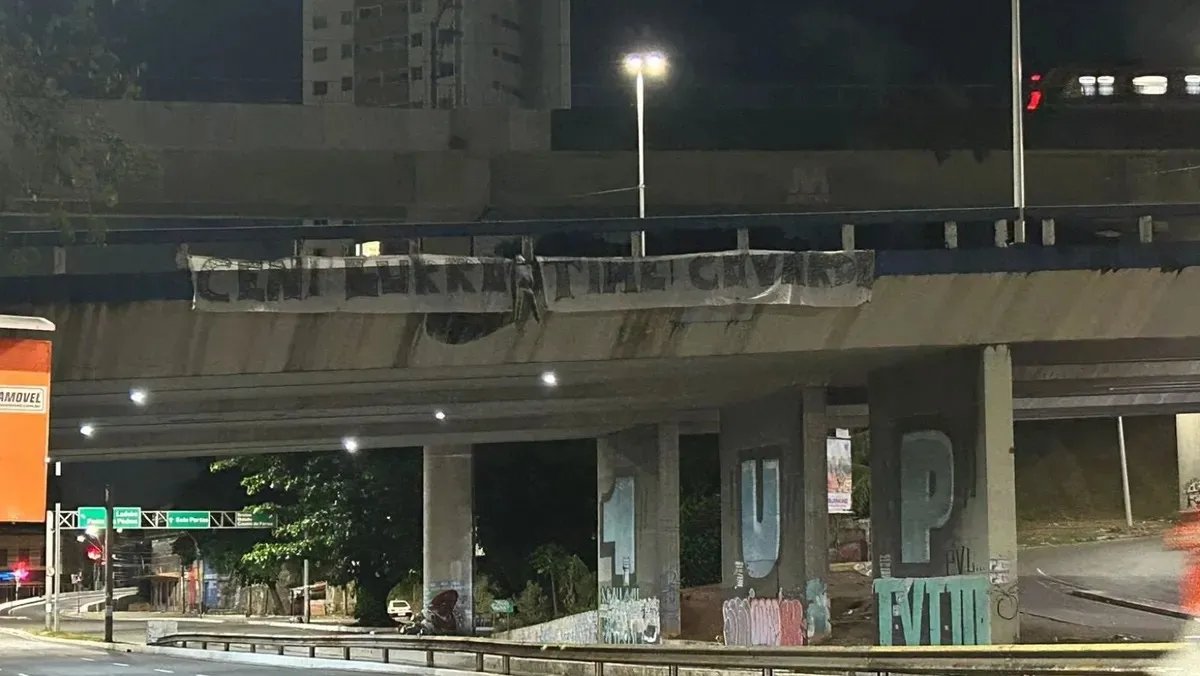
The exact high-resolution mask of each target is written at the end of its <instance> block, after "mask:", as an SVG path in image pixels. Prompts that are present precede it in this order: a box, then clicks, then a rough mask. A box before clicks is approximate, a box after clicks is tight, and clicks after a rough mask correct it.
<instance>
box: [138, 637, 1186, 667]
mask: <svg viewBox="0 0 1200 676" xmlns="http://www.w3.org/2000/svg"><path fill="white" fill-rule="evenodd" d="M154 645H159V646H174V647H181V648H199V649H202V650H223V651H242V652H255V653H261V652H267V653H274V654H276V655H297V656H306V657H330V658H333V659H343V660H354V661H370V662H377V663H380V662H381V663H395V664H409V665H413V664H416V665H420V666H426V667H441V668H449V669H458V670H463V671H475V672H479V673H494V674H505V675H509V674H514V673H516V674H523V673H529V674H551V673H566V672H568V671H569V672H571V673H580V671H579V669H580V668H581V667H584V668H587V669H588V670H589V671H590V673H591V674H594V676H604V673H605V671H606V669H607V670H611V671H613V672H616V671H618V670H622V669H628V668H630V667H635V668H636V667H649V668H652V669H654V670H655V671H661V672H663V673H664V674H666V675H667V676H678V674H679V671H680V670H681V669H683V670H689V671H690V670H704V671H709V672H711V671H737V672H756V673H758V674H761V675H762V676H774V673H775V672H777V671H787V672H791V673H793V674H842V675H861V676H867V675H875V674H896V675H899V674H930V675H932V674H936V675H938V676H950V675H954V674H985V675H987V676H996V675H1000V674H1007V675H1011V676H1043V675H1050V674H1054V675H1056V676H1061V675H1067V674H1073V675H1077V676H1094V675H1096V674H1149V673H1153V669H1155V667H1156V665H1157V664H1159V663H1160V661H1161V660H1162V658H1163V657H1164V656H1165V655H1167V654H1168V653H1170V652H1172V651H1174V650H1176V649H1178V647H1179V646H1176V645H1173V644H1123V645H1027V646H990V647H988V646H981V647H959V646H953V647H951V646H945V647H938V646H934V647H916V648H882V647H869V648H858V647H847V648H843V647H824V646H817V647H806V648H777V647H767V646H755V647H730V646H694V645H682V646H671V645H653V646H651V645H646V646H614V645H593V646H566V645H542V644H530V643H513V642H508V641H498V640H494V639H480V638H443V637H434V638H412V637H401V636H390V637H381V636H365V635H361V634H359V635H338V636H321V637H313V636H283V635H241V634H217V633H179V634H171V635H168V636H164V637H161V638H159V639H158V640H156V641H155V642H154ZM522 662H524V663H525V664H522ZM535 662H536V663H541V664H540V665H538V666H537V667H534V666H533V665H532V663H535ZM546 663H560V664H562V666H563V667H564V668H563V669H562V670H561V671H552V670H549V669H548V668H547V665H546ZM572 665H573V666H574V668H573V669H571V668H570V667H571V666H572ZM584 673H586V672H584Z"/></svg>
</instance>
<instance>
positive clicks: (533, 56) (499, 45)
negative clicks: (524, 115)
mask: <svg viewBox="0 0 1200 676" xmlns="http://www.w3.org/2000/svg"><path fill="white" fill-rule="evenodd" d="M303 21H304V26H303V30H304V54H303V59H304V69H303V71H304V102H305V103H306V104H314V105H319V104H355V105H364V106H393V107H405V108H478V107H506V108H535V109H554V108H569V107H570V105H571V58H570V51H571V33H570V23H571V13H570V0H304V19H303Z"/></svg>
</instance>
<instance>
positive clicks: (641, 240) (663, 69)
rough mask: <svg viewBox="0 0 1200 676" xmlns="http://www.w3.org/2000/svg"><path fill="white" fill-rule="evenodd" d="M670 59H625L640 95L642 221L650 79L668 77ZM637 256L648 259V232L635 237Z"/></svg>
mask: <svg viewBox="0 0 1200 676" xmlns="http://www.w3.org/2000/svg"><path fill="white" fill-rule="evenodd" d="M667 66H668V64H667V57H666V55H664V54H663V53H662V52H635V53H633V54H629V55H626V57H625V72H626V73H628V74H629V75H632V76H633V79H634V87H635V89H636V91H637V132H638V186H637V189H638V218H645V217H646V78H648V77H650V78H655V79H660V78H662V77H663V76H664V75H666V74H667ZM631 244H632V247H633V255H634V256H635V257H641V256H644V255H646V232H645V231H644V230H643V231H638V232H635V233H633V239H632V242H631Z"/></svg>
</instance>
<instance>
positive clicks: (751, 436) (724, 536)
mask: <svg viewBox="0 0 1200 676" xmlns="http://www.w3.org/2000/svg"><path fill="white" fill-rule="evenodd" d="M827 436H828V428H827V424H826V421H825V391H824V390H823V389H817V388H808V389H802V390H801V389H792V390H785V391H783V392H779V393H776V394H774V395H771V396H769V397H766V398H763V399H760V400H754V401H749V402H744V403H740V404H736V405H733V406H729V407H727V408H725V409H723V410H722V411H721V438H720V457H721V554H722V556H721V558H722V561H723V562H724V565H723V569H722V581H723V584H724V586H725V587H726V588H727V589H729V591H730V596H731V598H730V599H729V600H728V601H726V603H725V607H724V609H723V610H724V618H725V641H726V643H727V644H730V645H746V644H755V645H796V644H804V643H807V642H809V641H810V640H811V639H814V638H821V637H824V636H826V635H828V634H829V632H830V625H829V597H828V593H827V588H826V583H825V579H826V577H827V573H828V570H829V488H828V483H827V464H828V463H827V459H828V458H827V455H826V439H827ZM755 599H757V600H758V601H756V600H755ZM760 602H761V603H765V604H766V605H764V606H763V607H762V608H758V609H756V608H755V607H754V606H755V604H756V603H760ZM764 618H765V619H766V622H759V620H762V619H764ZM760 624H762V625H764V626H762V627H760V626H759V625H760ZM764 631H766V633H763V632H764Z"/></svg>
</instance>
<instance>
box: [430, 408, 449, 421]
mask: <svg viewBox="0 0 1200 676" xmlns="http://www.w3.org/2000/svg"><path fill="white" fill-rule="evenodd" d="M433 417H435V418H437V419H438V420H445V419H446V412H445V411H443V410H441V409H438V410H436V411H434V412H433Z"/></svg>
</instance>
